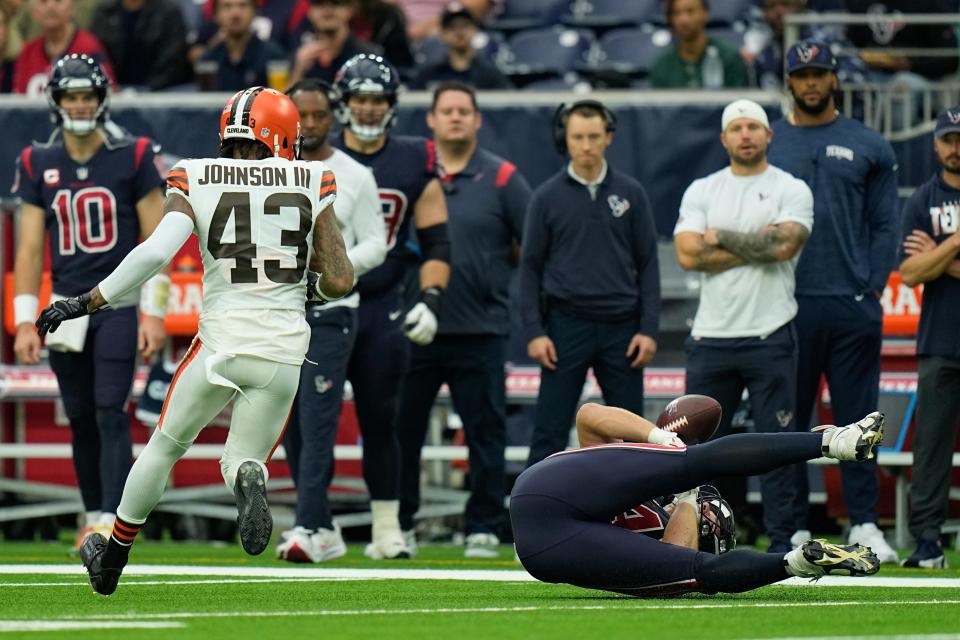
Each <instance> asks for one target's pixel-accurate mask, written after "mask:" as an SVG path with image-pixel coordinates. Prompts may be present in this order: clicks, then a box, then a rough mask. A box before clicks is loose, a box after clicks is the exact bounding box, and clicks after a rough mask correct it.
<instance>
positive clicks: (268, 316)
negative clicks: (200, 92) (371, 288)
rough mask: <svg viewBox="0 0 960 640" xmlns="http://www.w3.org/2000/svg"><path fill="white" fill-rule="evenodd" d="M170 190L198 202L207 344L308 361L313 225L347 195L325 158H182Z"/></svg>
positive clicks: (169, 181)
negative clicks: (307, 305)
mask: <svg viewBox="0 0 960 640" xmlns="http://www.w3.org/2000/svg"><path fill="white" fill-rule="evenodd" d="M167 193H168V194H169V193H179V194H180V195H182V196H184V197H185V198H186V199H187V200H188V201H189V202H190V205H191V206H192V207H193V213H194V216H195V218H196V228H195V233H196V235H197V238H198V240H199V242H200V253H201V255H202V257H203V307H202V309H201V312H200V332H199V336H200V340H201V341H202V342H203V343H204V344H206V345H208V346H209V347H210V348H211V349H213V350H214V351H217V352H219V353H234V354H248V355H256V356H260V357H263V358H268V359H271V360H276V361H279V362H289V363H292V364H300V363H301V362H302V361H303V356H304V354H305V353H306V351H307V346H308V344H309V340H310V331H309V327H308V325H307V324H306V321H305V320H304V302H305V300H306V298H305V296H306V289H305V288H304V286H305V283H306V274H307V264H308V256H309V254H310V248H311V246H312V243H313V224H314V221H315V220H316V217H317V216H318V215H319V214H320V212H321V211H323V210H324V209H325V208H326V207H328V206H329V205H331V204H333V201H334V200H335V199H336V194H337V184H336V178H335V177H334V174H333V172H332V171H330V170H329V169H328V168H327V167H326V166H325V165H324V164H323V163H322V162H304V161H299V160H298V161H289V160H284V159H282V158H269V159H266V160H256V161H254V160H233V159H228V158H213V159H195V160H181V161H180V162H178V163H177V165H176V166H175V167H174V168H173V169H171V170H170V175H169V177H168V178H167Z"/></svg>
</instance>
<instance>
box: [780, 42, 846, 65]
mask: <svg viewBox="0 0 960 640" xmlns="http://www.w3.org/2000/svg"><path fill="white" fill-rule="evenodd" d="M800 69H826V70H827V71H836V69H837V59H836V58H834V57H833V52H832V51H830V46H829V45H826V44H824V43H822V42H814V41H813V40H807V41H804V42H798V43H797V44H795V45H793V46H792V47H790V50H789V51H787V73H793V72H794V71H799V70H800Z"/></svg>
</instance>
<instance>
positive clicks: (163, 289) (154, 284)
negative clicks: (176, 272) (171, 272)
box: [140, 273, 170, 318]
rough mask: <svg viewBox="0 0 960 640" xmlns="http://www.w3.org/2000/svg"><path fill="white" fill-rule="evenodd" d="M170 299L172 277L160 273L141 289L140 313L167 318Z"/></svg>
mask: <svg viewBox="0 0 960 640" xmlns="http://www.w3.org/2000/svg"><path fill="white" fill-rule="evenodd" d="M169 299H170V276H168V275H166V274H163V273H158V274H157V275H155V276H153V277H152V278H150V279H149V280H147V281H146V282H145V283H144V284H143V287H142V288H141V289H140V311H142V312H143V313H144V314H145V315H148V316H155V317H157V318H166V317H167V304H168V301H169Z"/></svg>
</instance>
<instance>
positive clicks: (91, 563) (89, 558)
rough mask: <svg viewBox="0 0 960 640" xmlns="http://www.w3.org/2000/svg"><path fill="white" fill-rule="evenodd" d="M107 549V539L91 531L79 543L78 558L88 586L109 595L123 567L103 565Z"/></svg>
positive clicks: (115, 586) (118, 580)
mask: <svg viewBox="0 0 960 640" xmlns="http://www.w3.org/2000/svg"><path fill="white" fill-rule="evenodd" d="M106 550H107V540H106V538H104V537H103V536H102V535H100V534H99V533H91V534H90V535H88V536H87V537H86V539H85V540H84V541H83V544H81V545H80V560H81V561H82V562H83V566H84V568H85V569H86V570H87V575H88V576H89V577H90V586H92V587H93V590H94V591H95V592H97V593H99V594H100V595H102V596H109V595H110V594H111V593H113V592H114V591H116V590H117V583H118V582H120V574H121V573H122V572H123V567H122V566H121V567H116V568H107V567H104V566H103V554H104V552H105V551H106Z"/></svg>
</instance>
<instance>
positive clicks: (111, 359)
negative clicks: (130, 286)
mask: <svg viewBox="0 0 960 640" xmlns="http://www.w3.org/2000/svg"><path fill="white" fill-rule="evenodd" d="M138 313H139V312H138V310H137V308H136V307H126V308H123V309H116V310H108V311H99V312H97V313H95V314H93V315H91V316H90V327H89V329H88V330H87V340H86V343H85V344H84V347H83V351H81V352H79V353H73V352H60V351H50V352H49V359H50V368H51V369H53V373H54V374H55V375H56V376H57V384H58V385H59V386H60V397H61V398H62V399H63V406H64V409H65V410H66V413H67V418H69V419H70V430H71V432H72V438H73V467H74V470H75V471H76V473H77V484H78V485H79V487H80V497H81V499H82V500H83V508H84V510H85V511H103V512H107V513H116V511H117V505H119V504H120V496H121V495H122V494H123V485H124V483H125V482H126V481H127V474H128V473H129V472H130V466H131V465H132V464H133V449H132V445H131V442H130V418H129V416H127V413H126V410H125V406H126V403H127V397H128V396H129V395H130V387H131V385H132V384H133V376H134V372H135V370H136V363H137V322H138V317H137V316H138Z"/></svg>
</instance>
